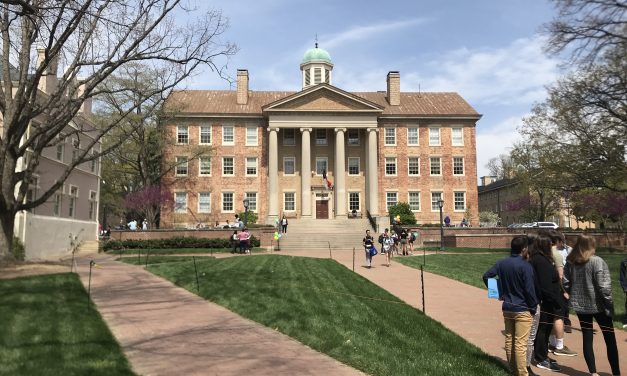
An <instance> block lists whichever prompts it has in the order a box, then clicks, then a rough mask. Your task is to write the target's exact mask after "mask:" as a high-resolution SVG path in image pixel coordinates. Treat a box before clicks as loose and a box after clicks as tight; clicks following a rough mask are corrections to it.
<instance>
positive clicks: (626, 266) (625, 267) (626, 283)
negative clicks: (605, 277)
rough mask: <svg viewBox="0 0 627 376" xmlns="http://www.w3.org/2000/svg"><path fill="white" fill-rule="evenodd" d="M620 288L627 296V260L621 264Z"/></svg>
mask: <svg viewBox="0 0 627 376" xmlns="http://www.w3.org/2000/svg"><path fill="white" fill-rule="evenodd" d="M620 287H622V288H623V291H625V293H626V294H627V258H626V259H623V261H621V263H620Z"/></svg>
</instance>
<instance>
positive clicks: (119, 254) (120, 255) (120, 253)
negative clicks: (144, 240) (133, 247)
mask: <svg viewBox="0 0 627 376" xmlns="http://www.w3.org/2000/svg"><path fill="white" fill-rule="evenodd" d="M118 257H119V258H122V248H120V252H119V253H118Z"/></svg>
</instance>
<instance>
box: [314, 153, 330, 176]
mask: <svg viewBox="0 0 627 376" xmlns="http://www.w3.org/2000/svg"><path fill="white" fill-rule="evenodd" d="M318 161H321V162H322V161H324V164H325V166H326V168H325V169H324V170H326V171H327V175H328V174H329V157H316V175H317V176H322V171H318Z"/></svg>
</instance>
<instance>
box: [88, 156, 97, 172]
mask: <svg viewBox="0 0 627 376" xmlns="http://www.w3.org/2000/svg"><path fill="white" fill-rule="evenodd" d="M92 157H93V156H92ZM97 164H98V159H96V158H94V159H92V160H91V161H90V162H89V170H90V171H91V172H96V166H97Z"/></svg>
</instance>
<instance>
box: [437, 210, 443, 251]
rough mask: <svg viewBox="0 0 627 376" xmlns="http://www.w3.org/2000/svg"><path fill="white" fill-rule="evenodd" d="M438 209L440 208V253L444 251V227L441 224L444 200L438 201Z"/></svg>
mask: <svg viewBox="0 0 627 376" xmlns="http://www.w3.org/2000/svg"><path fill="white" fill-rule="evenodd" d="M438 207H439V208H440V252H442V251H444V225H443V223H442V207H444V200H442V199H441V198H440V199H439V200H438Z"/></svg>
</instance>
